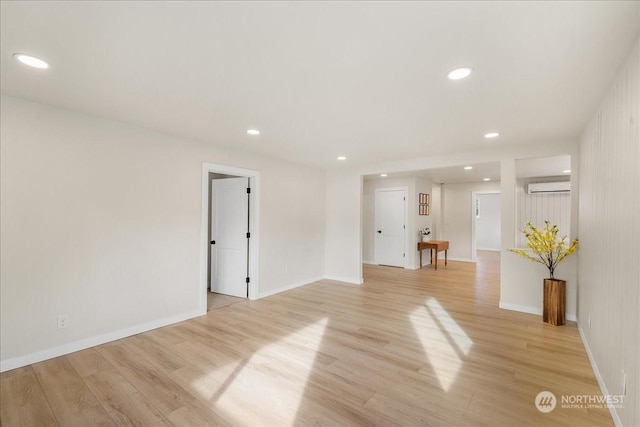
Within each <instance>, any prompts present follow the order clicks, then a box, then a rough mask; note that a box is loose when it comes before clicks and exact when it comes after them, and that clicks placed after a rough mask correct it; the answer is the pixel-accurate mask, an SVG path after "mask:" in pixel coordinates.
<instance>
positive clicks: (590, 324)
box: [589, 313, 591, 329]
mask: <svg viewBox="0 0 640 427" xmlns="http://www.w3.org/2000/svg"><path fill="white" fill-rule="evenodd" d="M589 329H591V313H589Z"/></svg>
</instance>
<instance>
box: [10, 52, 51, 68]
mask: <svg viewBox="0 0 640 427" xmlns="http://www.w3.org/2000/svg"><path fill="white" fill-rule="evenodd" d="M13 57H14V58H16V59H17V60H18V61H20V62H22V63H23V64H24V65H28V66H29V67H33V68H40V69H45V68H49V64H47V63H46V62H44V61H43V60H42V59H40V58H36V57H35V56H31V55H26V54H24V53H14V54H13Z"/></svg>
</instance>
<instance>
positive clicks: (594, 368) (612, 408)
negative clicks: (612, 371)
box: [578, 322, 622, 427]
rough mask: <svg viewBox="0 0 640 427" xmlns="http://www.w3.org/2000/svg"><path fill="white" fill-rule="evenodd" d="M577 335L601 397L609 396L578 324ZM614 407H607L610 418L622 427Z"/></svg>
mask: <svg viewBox="0 0 640 427" xmlns="http://www.w3.org/2000/svg"><path fill="white" fill-rule="evenodd" d="M578 333H579V334H580V338H581V339H582V344H583V345H584V349H585V350H587V356H588V357H589V362H590V363H591V368H592V369H593V373H594V374H595V376H596V381H598V385H599V386H600V390H601V391H602V395H603V396H609V391H608V390H607V385H606V384H605V382H604V379H603V378H602V374H600V370H599V369H598V364H597V363H596V359H595V358H594V357H593V353H592V352H591V348H590V347H589V342H588V341H587V337H586V335H585V334H584V330H583V329H582V325H581V324H580V322H578ZM614 406H615V405H609V412H610V413H611V418H613V422H614V424H615V425H616V426H617V427H622V420H621V419H620V416H619V415H618V411H616V408H614Z"/></svg>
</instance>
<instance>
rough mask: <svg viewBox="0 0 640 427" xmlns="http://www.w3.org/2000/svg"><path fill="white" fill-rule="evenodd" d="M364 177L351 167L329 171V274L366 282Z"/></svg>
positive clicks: (327, 214) (349, 280)
mask: <svg viewBox="0 0 640 427" xmlns="http://www.w3.org/2000/svg"><path fill="white" fill-rule="evenodd" d="M362 187H363V185H362V177H361V176H360V175H359V174H357V173H353V172H352V171H351V170H349V169H336V170H333V171H330V172H328V173H327V192H326V194H325V196H326V199H327V212H326V218H327V224H326V230H327V234H326V247H325V250H326V252H325V259H326V264H325V276H326V277H327V278H329V279H334V280H341V281H344V282H349V283H357V284H361V283H362V250H361V248H362V228H361V227H362V212H361V206H362Z"/></svg>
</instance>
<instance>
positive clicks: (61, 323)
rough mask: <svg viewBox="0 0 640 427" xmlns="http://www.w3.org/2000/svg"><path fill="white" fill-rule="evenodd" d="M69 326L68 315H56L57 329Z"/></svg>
mask: <svg viewBox="0 0 640 427" xmlns="http://www.w3.org/2000/svg"><path fill="white" fill-rule="evenodd" d="M68 327H69V315H68V314H61V315H60V316H58V329H66V328H68Z"/></svg>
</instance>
